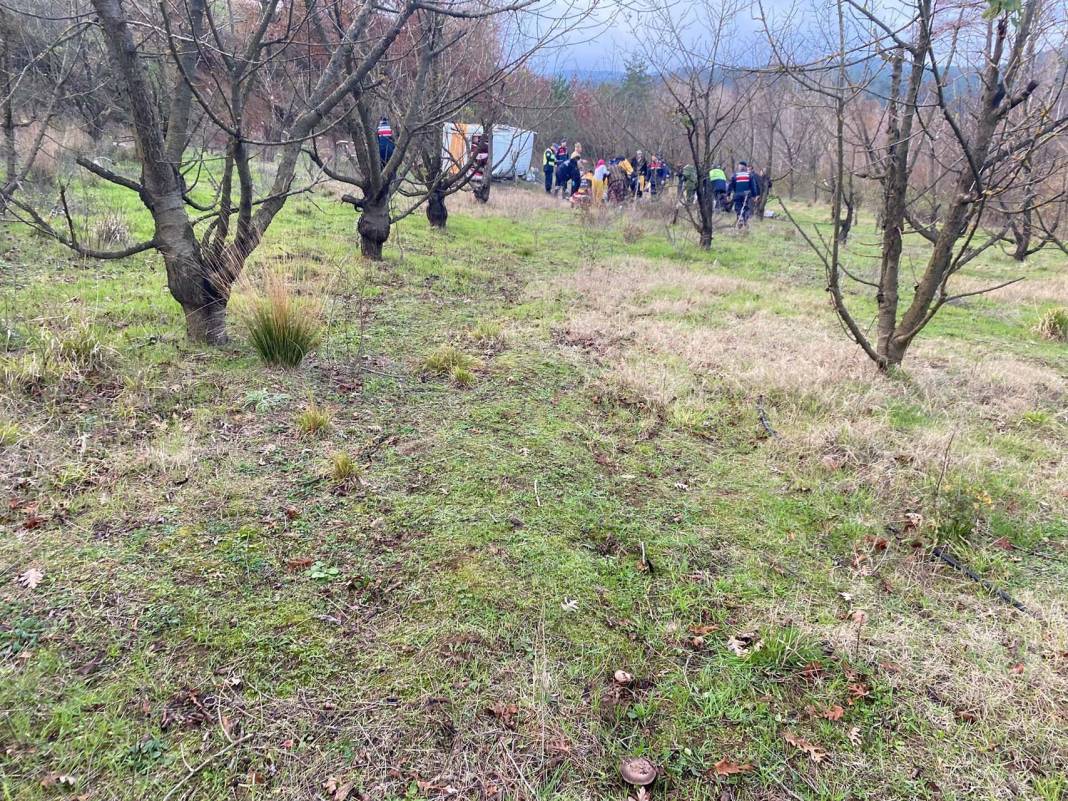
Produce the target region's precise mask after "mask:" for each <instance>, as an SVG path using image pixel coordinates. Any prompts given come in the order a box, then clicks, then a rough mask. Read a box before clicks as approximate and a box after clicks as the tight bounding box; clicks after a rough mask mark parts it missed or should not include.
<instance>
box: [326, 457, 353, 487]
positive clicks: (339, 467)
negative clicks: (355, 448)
mask: <svg viewBox="0 0 1068 801" xmlns="http://www.w3.org/2000/svg"><path fill="white" fill-rule="evenodd" d="M359 474H360V467H359V465H357V464H356V461H355V460H354V459H353V458H352V457H351V456H349V455H348V454H347V453H345V452H344V451H338V452H337V453H335V454H334V455H333V456H331V457H330V477H331V478H332V479H333V480H334V481H335V482H337V483H338V484H345V483H347V482H349V481H352V479H354V478H356V477H357V476H358V475H359Z"/></svg>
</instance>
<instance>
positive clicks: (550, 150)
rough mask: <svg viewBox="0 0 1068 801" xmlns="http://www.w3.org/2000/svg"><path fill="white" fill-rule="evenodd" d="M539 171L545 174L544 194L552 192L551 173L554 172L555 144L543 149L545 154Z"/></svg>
mask: <svg viewBox="0 0 1068 801" xmlns="http://www.w3.org/2000/svg"><path fill="white" fill-rule="evenodd" d="M541 170H542V172H544V173H545V192H546V193H547V194H551V193H552V191H553V173H555V172H556V142H553V143H552V144H551V145H549V146H548V147H547V148H545V154H544V155H543V156H542V159H541Z"/></svg>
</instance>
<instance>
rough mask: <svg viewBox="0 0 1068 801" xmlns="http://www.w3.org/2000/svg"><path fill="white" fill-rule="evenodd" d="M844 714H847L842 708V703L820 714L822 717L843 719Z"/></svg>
mask: <svg viewBox="0 0 1068 801" xmlns="http://www.w3.org/2000/svg"><path fill="white" fill-rule="evenodd" d="M844 714H845V709H844V708H842V707H841V706H840V705H838V704H835V705H834V706H832V707H831V708H830V709H828V710H826V711H824V712H822V713H821V714H820V717H822V718H827V720H841V719H842V715H844Z"/></svg>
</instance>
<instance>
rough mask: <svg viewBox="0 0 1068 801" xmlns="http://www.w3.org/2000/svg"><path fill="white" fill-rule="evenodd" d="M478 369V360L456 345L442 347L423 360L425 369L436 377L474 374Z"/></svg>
mask: <svg viewBox="0 0 1068 801" xmlns="http://www.w3.org/2000/svg"><path fill="white" fill-rule="evenodd" d="M477 367H478V360H477V359H476V358H474V357H473V356H469V355H467V354H466V353H464V352H463V351H462V350H460V349H459V348H457V347H456V346H455V345H442V346H441V347H439V348H437V349H436V350H435V351H434V352H433V353H431V354H430V355H429V356H427V357H426V359H424V360H423V368H424V369H425V370H426V371H427V372H430V373H433V374H434V375H443V376H444V375H447V376H454V373H456V372H457V371H460V372H463V371H466V372H468V373H472V380H473V378H474V376H473V371H474V370H475V369H476V368H477Z"/></svg>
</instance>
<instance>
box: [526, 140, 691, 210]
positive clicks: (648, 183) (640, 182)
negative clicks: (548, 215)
mask: <svg viewBox="0 0 1068 801" xmlns="http://www.w3.org/2000/svg"><path fill="white" fill-rule="evenodd" d="M542 170H543V172H544V174H545V191H546V192H547V193H550V194H557V195H560V196H561V197H563V198H566V199H570V200H571V201H572V203H576V204H577V203H581V202H584V201H588V200H597V201H602V200H606V199H607V200H619V201H622V200H624V199H625V198H626V197H627V196H630V197H642V195H644V194H650V195H656V194H659V193H660V192H661V191H663V189H664V187H665V186H667V183H668V181H669V180H670V178H671V176H672V170H671V165H669V164H668V163H667V161H665V160H664V159H662V158H660V157H659V156H657V155H655V154H654V155H653V157H652V158H646V157H645V155H644V154H643V153H642V151H640V150H639V151H638V152H637V153H636V154H635V155H634V156H633V157H627V156H616V157H615V158H614V159H611V160H610V161H605V160H604V159H600V160H598V162H597V164H596V166H595V167H594V168H593V169H592V170H591V169H590V168H589V162H588V161H587V160H585V159H583V157H582V143H580V142H576V143H575V145H574V147H573V148H572V149H571V150H570V152H569V151H568V145H567V141H566V140H564V141H561V142H559V143H557V142H553V143H552V144H551V145H550V146H549V147H547V148H545V152H544V153H543V154H542ZM587 181H588V183H586V182H587Z"/></svg>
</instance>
